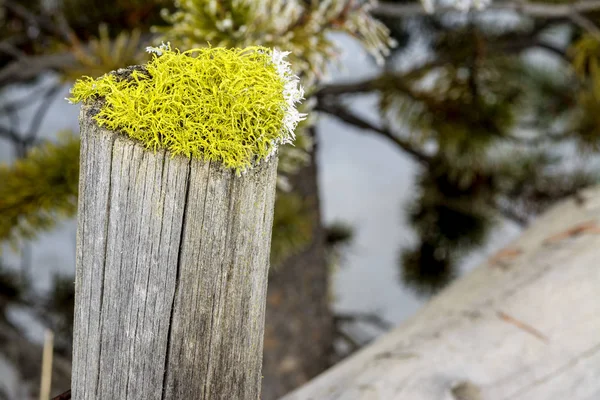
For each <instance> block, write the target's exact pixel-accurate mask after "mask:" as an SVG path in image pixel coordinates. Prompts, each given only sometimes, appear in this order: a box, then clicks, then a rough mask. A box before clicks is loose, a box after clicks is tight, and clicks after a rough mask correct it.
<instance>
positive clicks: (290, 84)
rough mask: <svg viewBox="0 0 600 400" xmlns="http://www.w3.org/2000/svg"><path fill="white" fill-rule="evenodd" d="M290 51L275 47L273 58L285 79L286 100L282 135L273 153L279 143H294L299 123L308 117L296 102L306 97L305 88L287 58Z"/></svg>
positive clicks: (278, 70) (278, 72) (284, 94)
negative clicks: (298, 107) (299, 109)
mask: <svg viewBox="0 0 600 400" xmlns="http://www.w3.org/2000/svg"><path fill="white" fill-rule="evenodd" d="M290 53H291V52H289V51H279V50H277V49H273V51H272V53H271V60H272V61H273V65H274V66H275V69H276V70H277V74H278V75H279V77H280V78H281V79H282V80H283V81H284V88H283V97H284V99H285V101H286V105H285V108H286V109H285V114H284V117H283V132H282V135H281V137H280V138H279V139H278V140H277V143H274V146H273V148H274V150H273V153H275V151H276V150H277V146H278V145H282V144H286V143H290V144H293V142H294V139H296V135H295V134H294V131H295V130H296V126H297V125H298V123H299V122H300V121H302V120H304V119H306V114H303V113H300V112H299V111H298V109H297V108H296V104H297V103H300V101H301V100H302V99H304V89H303V88H302V86H301V85H300V78H299V77H298V76H297V75H295V74H294V73H293V72H292V68H291V65H290V63H289V62H288V61H286V60H285V58H286V57H287V56H288V54H290Z"/></svg>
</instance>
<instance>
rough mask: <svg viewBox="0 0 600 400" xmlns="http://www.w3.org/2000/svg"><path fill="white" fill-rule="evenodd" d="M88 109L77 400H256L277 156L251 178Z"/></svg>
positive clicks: (83, 114) (76, 338)
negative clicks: (106, 122) (135, 135)
mask: <svg viewBox="0 0 600 400" xmlns="http://www.w3.org/2000/svg"><path fill="white" fill-rule="evenodd" d="M94 112H96V109H95V108H94V107H93V106H84V107H82V111H81V115H80V124H81V133H82V144H81V172H80V192H79V193H80V194H79V217H78V218H79V219H78V234H77V236H78V238H77V260H76V293H75V296H76V297H75V299H76V300H75V325H74V349H73V382H72V391H73V398H74V399H78V400H79V399H82V400H83V399H86V400H87V399H119V400H129V399H139V400H149V399H252V400H255V399H258V398H259V395H260V393H259V392H260V382H261V363H262V348H263V332H264V316H265V302H266V289H267V276H268V268H269V249H270V241H271V228H272V223H273V206H274V198H275V179H276V173H277V165H276V164H277V160H276V158H274V159H272V160H271V161H270V162H267V163H263V164H262V165H261V166H259V167H258V168H255V169H253V170H252V171H250V172H249V173H248V174H246V175H245V176H243V177H236V176H235V174H234V173H233V172H232V171H230V170H225V169H223V168H222V167H221V166H220V165H218V164H217V163H204V162H202V161H199V160H189V159H187V158H184V157H171V156H170V155H169V154H168V153H165V152H164V151H158V152H156V153H154V152H152V151H147V150H145V149H144V148H143V147H142V146H141V145H140V144H137V143H134V142H133V141H132V140H130V139H128V138H126V137H124V136H122V135H120V134H117V133H114V132H111V131H107V130H105V129H102V128H99V127H98V126H97V125H96V124H95V123H93V122H92V120H91V117H92V115H93V114H94Z"/></svg>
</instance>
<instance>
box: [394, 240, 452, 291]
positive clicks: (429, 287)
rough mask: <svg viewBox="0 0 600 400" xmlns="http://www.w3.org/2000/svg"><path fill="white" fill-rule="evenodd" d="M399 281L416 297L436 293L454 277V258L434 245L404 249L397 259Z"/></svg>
mask: <svg viewBox="0 0 600 400" xmlns="http://www.w3.org/2000/svg"><path fill="white" fill-rule="evenodd" d="M398 263H399V265H400V279H401V280H402V282H404V283H405V284H406V285H407V286H408V287H409V288H411V289H412V290H413V291H414V292H415V293H416V294H417V295H419V296H423V297H427V296H431V295H433V294H435V293H437V292H438V291H439V290H440V289H442V288H444V287H445V286H446V285H447V284H448V283H450V282H451V281H452V280H453V279H454V278H455V277H456V275H457V274H456V265H455V263H456V257H455V255H454V253H452V252H450V253H447V249H444V248H440V247H439V246H437V244H435V243H428V242H422V243H419V244H418V245H416V246H415V247H413V248H409V249H405V250H403V251H402V253H401V254H400V257H399V259H398Z"/></svg>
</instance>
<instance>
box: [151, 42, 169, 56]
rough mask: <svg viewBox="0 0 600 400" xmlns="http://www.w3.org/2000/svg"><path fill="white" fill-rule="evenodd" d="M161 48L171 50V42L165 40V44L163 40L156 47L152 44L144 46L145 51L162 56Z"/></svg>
mask: <svg viewBox="0 0 600 400" xmlns="http://www.w3.org/2000/svg"><path fill="white" fill-rule="evenodd" d="M163 50H171V43H169V42H167V44H165V42H163V43H162V44H161V45H160V46H158V47H152V46H148V47H146V52H148V53H154V54H156V55H157V56H162V53H163Z"/></svg>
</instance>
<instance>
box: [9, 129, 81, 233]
mask: <svg viewBox="0 0 600 400" xmlns="http://www.w3.org/2000/svg"><path fill="white" fill-rule="evenodd" d="M78 178H79V138H77V137H76V136H74V135H73V134H71V133H69V132H62V133H61V134H60V135H59V142H58V143H45V144H44V145H42V146H40V147H37V148H33V149H31V151H29V153H28V154H27V156H26V157H25V158H23V159H20V160H17V161H16V162H15V163H14V164H13V165H0V182H2V185H0V240H2V241H9V242H11V243H13V244H16V243H17V240H18V239H30V238H33V237H35V235H36V234H37V233H38V232H40V231H43V230H48V229H50V228H52V227H54V225H55V223H56V221H57V220H58V219H60V218H65V217H72V216H74V215H75V213H76V211H77V190H78V182H79V179H78Z"/></svg>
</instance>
